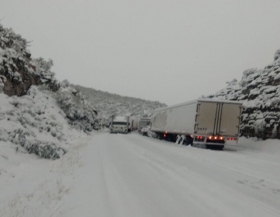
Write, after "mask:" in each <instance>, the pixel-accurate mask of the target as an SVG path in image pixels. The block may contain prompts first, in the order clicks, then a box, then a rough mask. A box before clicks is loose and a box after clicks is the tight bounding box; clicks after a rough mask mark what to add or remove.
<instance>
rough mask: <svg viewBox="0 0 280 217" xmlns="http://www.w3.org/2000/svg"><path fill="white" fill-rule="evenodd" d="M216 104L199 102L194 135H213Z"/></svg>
mask: <svg viewBox="0 0 280 217" xmlns="http://www.w3.org/2000/svg"><path fill="white" fill-rule="evenodd" d="M217 111H218V108H217V103H213V102H199V103H198V105H197V115H196V124H195V134H197V135H206V134H207V135H208V134H213V133H214V129H215V128H216V126H215V124H216V123H215V122H216V117H217V115H218V114H217Z"/></svg>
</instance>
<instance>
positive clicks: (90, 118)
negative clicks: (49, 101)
mask: <svg viewBox="0 0 280 217" xmlns="http://www.w3.org/2000/svg"><path fill="white" fill-rule="evenodd" d="M56 99H57V102H58V104H59V106H60V107H61V108H62V110H63V111H64V112H65V114H66V117H67V119H68V120H69V123H70V124H71V125H73V126H75V127H76V128H78V129H80V130H83V131H85V132H86V131H92V130H93V129H97V128H98V125H99V122H98V117H97V112H96V109H95V108H94V106H93V105H92V104H91V103H90V102H88V101H87V100H86V99H85V97H84V96H83V94H82V93H81V92H79V91H78V90H77V89H75V88H74V87H72V86H71V85H70V84H69V82H68V81H66V80H65V81H63V82H61V84H60V88H59V90H58V91H57V92H56Z"/></svg>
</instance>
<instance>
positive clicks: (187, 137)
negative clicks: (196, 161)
mask: <svg viewBox="0 0 280 217" xmlns="http://www.w3.org/2000/svg"><path fill="white" fill-rule="evenodd" d="M185 144H186V145H191V146H192V145H193V138H192V137H190V136H186V139H185Z"/></svg>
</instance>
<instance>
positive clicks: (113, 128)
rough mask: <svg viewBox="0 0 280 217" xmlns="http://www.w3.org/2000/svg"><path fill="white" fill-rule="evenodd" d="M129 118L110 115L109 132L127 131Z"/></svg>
mask: <svg viewBox="0 0 280 217" xmlns="http://www.w3.org/2000/svg"><path fill="white" fill-rule="evenodd" d="M128 127H129V119H128V117H125V116H115V117H112V121H111V123H110V133H128Z"/></svg>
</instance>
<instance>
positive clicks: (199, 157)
mask: <svg viewBox="0 0 280 217" xmlns="http://www.w3.org/2000/svg"><path fill="white" fill-rule="evenodd" d="M277 142H278V141H277ZM262 145H263V144H262ZM244 147H246V148H243V146H242V144H241V145H240V146H238V147H233V148H228V149H226V150H224V151H212V150H206V149H199V148H194V147H188V146H181V145H176V144H174V143H170V142H166V141H159V140H156V139H152V138H148V137H143V136H140V135H138V134H134V133H132V134H128V135H121V134H109V133H108V132H100V133H98V134H96V135H94V136H93V137H92V139H91V140H90V142H89V144H88V145H87V146H86V147H85V148H84V149H82V150H81V153H80V154H81V159H82V165H83V166H81V167H80V168H79V169H77V170H76V171H75V172H74V173H73V178H74V181H73V182H74V183H75V184H74V185H73V186H72V188H71V191H70V192H69V193H68V194H67V195H66V196H65V198H64V202H63V205H62V207H61V208H60V209H59V211H58V212H56V213H54V214H53V215H52V216H67V217H76V216H83V217H86V216H91V217H92V216H96V217H132V216H133V217H138V216H139V217H149V216H151V217H164V216H166V217H171V216H176V217H178V216H184V217H185V216H207V217H209V216H215V217H219V216H221V217H229V216H234V217H236V216H238V217H241V216H244V217H248V216H254V217H257V216H261V217H264V216H265V217H269V216H275V217H276V216H277V217H279V216H280V157H279V149H280V148H275V146H273V147H268V150H270V151H267V150H265V151H263V150H261V149H255V148H254V146H253V145H247V146H244ZM256 147H257V144H256ZM273 148H275V150H273Z"/></svg>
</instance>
